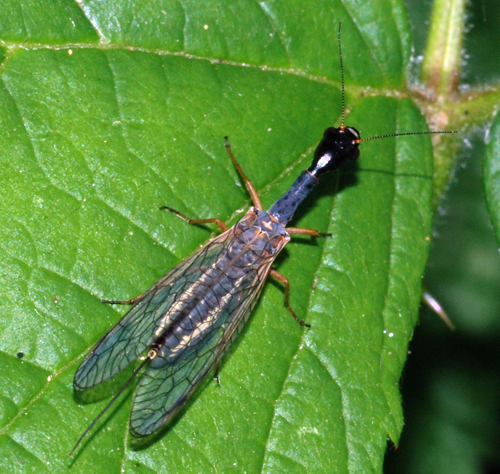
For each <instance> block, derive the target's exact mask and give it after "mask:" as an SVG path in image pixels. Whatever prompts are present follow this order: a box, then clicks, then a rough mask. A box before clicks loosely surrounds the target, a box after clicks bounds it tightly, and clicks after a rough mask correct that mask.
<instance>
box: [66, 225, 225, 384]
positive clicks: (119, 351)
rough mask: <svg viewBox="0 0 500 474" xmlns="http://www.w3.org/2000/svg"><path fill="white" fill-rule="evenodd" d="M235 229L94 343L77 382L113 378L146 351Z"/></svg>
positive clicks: (214, 241)
mask: <svg viewBox="0 0 500 474" xmlns="http://www.w3.org/2000/svg"><path fill="white" fill-rule="evenodd" d="M232 230H233V228H231V229H228V230H227V231H226V232H224V233H222V234H220V235H219V236H217V237H215V238H214V239H212V240H211V241H209V242H208V243H207V244H206V245H204V246H203V247H201V248H200V249H199V250H198V251H197V252H195V253H194V254H193V255H191V256H190V257H188V258H187V259H186V260H184V261H183V262H181V263H180V264H179V265H177V267H175V268H174V269H173V270H171V271H170V272H169V273H167V274H166V275H165V276H164V277H163V278H161V279H160V280H159V281H158V282H157V283H155V284H154V285H153V286H152V287H151V288H150V289H149V290H148V291H147V292H146V293H144V295H143V296H142V297H141V299H140V300H139V301H138V302H137V303H135V304H134V306H133V307H132V308H131V309H130V311H129V312H128V313H127V314H126V315H125V316H124V317H123V318H122V319H121V320H120V321H119V322H118V323H117V324H116V325H115V326H114V327H113V328H112V329H111V330H110V331H109V332H108V333H107V334H106V335H105V336H104V337H103V338H102V339H101V340H100V341H99V342H98V343H97V344H96V345H95V346H94V348H93V349H92V350H91V351H90V353H89V354H88V355H87V357H86V358H85V359H84V361H83V362H82V363H81V365H80V367H79V368H78V370H77V372H76V374H75V379H74V381H73V385H74V387H75V389H76V390H87V389H89V388H92V387H95V386H96V385H99V384H100V383H102V382H104V381H106V380H108V379H110V378H111V377H113V376H114V375H116V374H117V373H118V372H121V371H122V370H123V369H125V368H126V367H127V366H128V365H129V364H130V363H132V362H133V361H134V360H136V359H137V358H138V357H139V355H140V354H142V353H143V352H145V351H146V350H147V349H149V347H150V346H151V344H152V343H153V342H154V340H155V339H156V337H157V334H158V332H159V331H163V330H165V329H166V328H168V327H169V325H170V324H172V321H173V320H174V319H175V317H176V316H177V315H178V313H175V312H172V311H170V309H171V308H172V306H173V305H175V304H176V302H177V301H179V300H180V299H182V297H183V295H189V294H190V289H191V288H192V287H193V286H194V285H196V282H198V281H199V280H200V279H201V278H202V277H203V276H204V275H205V271H206V269H207V267H209V266H210V265H211V264H212V263H213V262H214V261H216V260H217V258H218V255H219V254H220V253H222V252H223V251H224V249H225V247H226V246H227V245H229V244H230V242H231V241H232V236H231V235H228V234H229V233H231V232H232Z"/></svg>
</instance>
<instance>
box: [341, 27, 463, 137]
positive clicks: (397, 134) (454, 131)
mask: <svg viewBox="0 0 500 474" xmlns="http://www.w3.org/2000/svg"><path fill="white" fill-rule="evenodd" d="M341 29H342V22H341V21H339V36H338V42H339V57H340V75H341V78H342V115H341V124H340V127H339V129H340V130H341V131H342V132H343V131H344V130H345V129H346V126H345V124H344V121H345V90H344V89H345V86H344V61H343V59H342V44H341V40H340V31H341ZM445 133H458V130H449V131H436V132H405V133H392V134H390V135H376V136H374V137H369V138H360V139H358V140H355V143H357V144H358V145H359V144H360V143H361V142H367V141H368V140H377V139H379V138H389V137H401V136H403V135H442V134H445Z"/></svg>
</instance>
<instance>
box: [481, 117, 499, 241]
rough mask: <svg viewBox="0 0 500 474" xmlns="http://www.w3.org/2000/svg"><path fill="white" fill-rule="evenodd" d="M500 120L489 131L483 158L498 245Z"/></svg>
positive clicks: (487, 200) (489, 205) (489, 204)
mask: <svg viewBox="0 0 500 474" xmlns="http://www.w3.org/2000/svg"><path fill="white" fill-rule="evenodd" d="M499 157H500V118H499V117H498V115H497V117H496V118H495V120H494V122H493V126H492V127H491V130H490V142H489V143H488V147H487V149H486V155H485V157H484V188H485V195H486V203H487V205H488V211H489V213H490V218H491V222H492V224H493V229H494V231H495V235H496V238H497V242H498V244H499V245H500V184H499V183H500V179H499V178H500V158H499Z"/></svg>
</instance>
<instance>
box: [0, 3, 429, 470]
mask: <svg viewBox="0 0 500 474" xmlns="http://www.w3.org/2000/svg"><path fill="white" fill-rule="evenodd" d="M180 5H181V4H179V3H176V2H167V1H164V2H153V1H150V2H149V3H148V2H136V3H134V2H125V1H123V2H112V3H111V2H100V1H99V2H97V1H86V0H83V1H82V2H77V3H75V4H74V5H71V6H68V5H66V4H64V3H62V2H61V3H60V4H54V3H53V2H52V3H51V4H50V5H49V4H46V3H44V2H41V1H38V2H36V1H33V2H30V3H28V2H23V3H22V5H20V4H19V2H4V5H3V9H4V11H5V12H10V13H9V14H8V15H2V17H1V18H0V39H1V40H2V51H1V54H2V55H3V56H0V59H2V65H1V69H0V71H1V75H2V76H1V77H2V83H1V84H0V129H1V130H0V150H1V153H0V159H1V162H2V165H3V166H2V169H3V173H2V176H1V186H0V195H1V196H2V200H1V201H0V205H1V206H2V212H1V215H0V220H1V224H2V225H0V229H1V230H0V240H1V245H0V252H1V258H0V262H1V263H0V269H1V275H2V293H1V301H2V305H3V311H2V313H1V316H0V328H1V334H2V337H1V341H0V358H1V359H2V360H1V362H0V363H1V366H2V368H3V369H2V372H1V374H0V387H1V393H2V396H1V398H0V407H1V408H0V434H1V437H0V447H1V451H2V453H3V455H2V461H0V466H2V471H5V472H37V473H39V472H67V471H69V470H70V469H71V471H72V472H85V473H87V472H118V471H119V470H124V471H125V472H233V471H234V472H261V471H263V472H319V473H322V472H339V473H342V472H351V473H355V472H360V473H368V472H374V473H377V472H380V471H381V466H382V462H383V458H384V452H385V446H386V439H387V436H390V437H391V439H393V440H394V441H396V442H397V440H398V438H399V435H400V432H401V429H402V425H403V419H402V412H401V399H400V394H399V388H398V384H399V378H400V374H401V371H402V368H403V364H404V361H405V359H406V354H407V346H408V341H409V340H410V338H411V334H412V331H413V327H414V325H415V323H416V320H417V313H418V305H419V300H420V284H421V276H422V273H423V270H424V266H425V262H426V259H427V254H428V243H429V239H430V232H431V230H430V225H431V214H432V209H431V198H432V176H433V168H432V166H433V165H432V148H431V141H430V139H429V138H428V137H401V138H400V139H398V140H392V139H387V140H380V141H372V142H367V143H363V144H362V145H361V150H362V152H361V153H362V156H361V158H360V160H359V163H358V164H357V166H351V167H348V168H347V169H345V170H343V171H342V172H341V173H340V174H339V175H331V176H329V179H328V178H327V179H325V180H324V182H323V183H322V184H321V185H320V186H319V187H318V189H317V190H316V192H315V193H314V194H313V196H312V197H311V198H310V199H309V200H308V204H307V205H306V207H305V208H302V209H301V210H300V212H299V213H298V215H297V216H296V218H295V219H294V221H293V222H292V225H294V226H304V227H313V228H317V229H318V230H320V231H326V232H329V233H331V234H332V237H331V238H327V239H316V240H313V241H312V242H311V241H310V239H302V238H299V239H297V241H298V242H297V243H293V242H292V243H291V244H290V245H289V246H288V247H287V250H285V252H284V255H283V258H280V260H279V262H278V268H279V270H280V272H282V273H284V274H285V275H286V276H287V277H288V278H289V280H290V283H291V291H292V295H291V304H292V305H293V307H294V309H295V310H296V312H297V314H298V315H299V316H300V317H302V318H304V319H306V320H307V321H308V322H309V323H310V324H311V325H312V328H311V329H310V330H309V331H307V330H303V328H301V327H300V326H299V325H298V324H297V323H296V322H295V321H293V319H292V318H290V317H289V315H288V313H287V311H286V310H285V309H284V308H283V292H282V290H281V288H279V287H278V286H276V285H274V284H269V285H268V286H267V288H266V290H265V291H264V294H263V296H262V299H261V301H260V303H259V305H258V306H257V309H256V311H255V314H254V316H253V318H252V319H251V322H250V323H249V325H248V328H247V329H246V330H245V331H244V334H243V335H242V337H241V338H240V339H239V341H238V342H237V344H236V345H235V346H234V348H233V349H232V350H231V352H230V354H228V356H227V357H226V358H225V359H224V361H223V366H222V368H221V378H222V388H220V389H219V388H217V386H216V385H215V384H214V383H210V382H207V383H205V384H204V386H203V388H202V390H200V391H198V392H197V393H196V394H195V396H194V397H193V398H192V400H191V401H190V402H188V404H187V406H186V408H185V409H184V410H182V411H181V413H180V415H179V416H178V417H177V419H176V420H175V421H174V423H172V424H171V425H170V426H169V427H167V428H166V429H165V430H163V431H162V433H161V434H160V435H159V436H156V437H155V439H153V440H146V441H145V442H140V443H138V442H137V441H134V440H132V439H130V436H129V435H128V428H127V421H126V420H127V417H128V413H129V410H130V401H131V400H130V399H131V393H130V392H129V393H128V396H127V394H125V395H124V397H123V399H122V401H120V402H118V403H117V404H116V405H115V406H114V407H113V408H112V409H111V410H110V411H109V412H108V414H107V415H106V416H105V417H104V419H103V421H102V422H99V423H98V425H97V426H96V427H95V429H94V430H93V432H92V434H91V436H89V437H88V438H86V439H85V441H84V442H83V444H82V446H81V447H80V448H79V450H78V452H77V454H76V455H75V457H74V458H73V459H70V458H68V456H67V453H68V452H69V451H70V450H71V448H72V447H73V445H74V443H75V442H76V440H77V439H78V437H79V435H80V434H81V433H82V431H83V430H84V429H85V427H86V426H87V425H88V423H89V422H90V420H92V419H93V417H94V416H95V415H96V414H97V413H98V412H99V411H100V410H101V408H102V407H103V406H104V405H105V404H106V403H107V401H108V400H109V398H110V397H111V395H112V393H114V392H116V389H117V387H118V386H119V384H118V383H115V384H111V385H112V386H110V387H105V388H104V389H103V390H101V391H100V392H99V393H98V394H95V396H94V397H93V398H92V397H89V398H90V399H89V400H86V399H77V398H76V397H75V395H74V393H73V389H72V377H73V375H74V372H75V370H76V368H77V366H78V364H79V363H80V362H81V360H82V357H83V356H84V355H85V354H86V353H87V352H88V350H89V349H90V348H91V347H92V345H93V344H94V343H95V342H96V341H97V340H98V339H99V337H101V336H102V335H103V334H104V333H105V332H106V331H107V330H108V329H109V328H110V327H111V326H112V325H113V323H115V322H116V321H117V320H118V319H119V317H120V314H118V312H117V311H121V309H116V308H111V307H108V306H105V305H102V304H101V303H100V302H99V298H103V297H106V298H113V299H127V298H130V297H133V296H135V295H137V294H139V293H141V292H143V291H144V290H146V289H147V288H148V287H149V286H150V285H151V284H153V283H154V282H155V281H156V280H157V279H158V278H159V277H160V276H161V275H163V274H164V273H166V272H167V271H168V270H169V269H170V268H172V267H173V266H175V265H176V264H177V263H179V262H180V261H181V260H182V259H183V258H185V257H186V256H188V255H189V254H190V253H191V252H193V251H194V250H195V249H196V248H198V246H199V245H200V244H202V243H203V242H204V241H206V239H207V238H209V237H210V235H211V233H210V230H207V229H204V228H200V227H190V226H188V225H187V224H186V223H184V222H182V221H180V220H178V219H175V218H174V217H173V216H172V215H169V214H165V213H162V212H160V211H159V208H160V206H162V205H168V206H170V207H172V208H174V209H178V210H179V211H181V212H183V213H185V214H187V215H189V216H192V217H200V218H202V217H212V216H216V217H220V218H222V219H223V220H225V221H227V222H230V223H234V222H235V219H236V217H237V215H239V212H240V210H242V209H245V208H247V207H248V206H249V204H250V203H249V199H248V196H247V195H246V193H245V191H244V189H243V187H242V186H241V182H240V180H239V178H238V176H237V174H236V172H235V170H234V169H233V166H232V164H231V162H230V160H229V158H228V157H227V155H226V152H225V149H224V142H223V137H224V135H229V136H230V139H231V143H232V146H233V150H234V152H235V155H236V156H237V158H238V159H239V161H240V162H241V164H242V166H243V168H244V169H245V171H246V173H247V174H248V176H249V177H250V178H251V179H252V180H253V182H254V184H255V185H256V188H257V189H258V190H259V192H260V193H261V195H262V200H263V204H264V206H265V207H268V206H269V205H270V204H271V203H272V202H273V201H274V200H275V199H277V198H278V197H279V196H280V195H281V194H282V193H283V192H284V191H285V190H286V189H287V188H288V187H289V186H290V184H291V183H292V182H293V180H294V178H295V177H296V176H297V175H298V173H299V172H300V171H301V170H302V169H304V168H305V167H307V166H308V163H309V162H310V160H311V154H312V151H313V150H314V147H315V146H316V144H317V142H318V141H319V139H320V138H321V133H322V131H323V130H324V128H326V127H327V126H330V125H334V124H337V125H338V124H339V120H340V97H341V94H340V80H339V79H340V78H339V59H338V55H337V49H336V48H337V24H338V21H342V24H343V33H342V39H343V54H344V66H345V73H346V85H347V106H348V109H349V114H348V116H347V119H346V122H347V123H348V124H349V125H352V126H355V127H356V128H358V129H359V130H360V131H361V133H362V136H364V137H369V136H374V135H377V134H388V133H394V132H397V131H413V130H426V127H427V126H426V124H425V121H424V119H423V117H422V116H421V114H420V112H419V111H418V109H417V108H416V106H415V105H414V104H413V102H412V101H411V100H409V99H401V98H400V97H401V95H402V94H401V93H404V92H406V77H405V73H406V67H407V65H408V61H409V56H410V46H411V43H410V27H409V25H408V23H407V19H406V15H405V12H404V9H403V7H402V5H401V4H400V3H399V2H397V1H390V2H389V1H384V0H378V1H372V2H369V3H368V2H367V3H366V4H363V5H362V6H359V5H358V2H354V1H343V2H340V1H334V2H333V3H332V2H322V1H319V0H316V1H314V2H305V1H304V2H294V3H293V4H289V2H268V3H261V4H256V3H243V2H229V1H226V2H196V3H195V2H192V4H191V3H190V2H187V3H186V2H185V3H183V4H182V8H181V7H180ZM78 6H79V7H80V9H78ZM367 90H368V91H369V94H367V93H366V91H367ZM121 312H122V311H121ZM20 352H22V353H24V357H23V358H18V357H17V354H18V353H20ZM89 402H95V403H89Z"/></svg>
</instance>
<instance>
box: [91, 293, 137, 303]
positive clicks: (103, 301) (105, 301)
mask: <svg viewBox="0 0 500 474" xmlns="http://www.w3.org/2000/svg"><path fill="white" fill-rule="evenodd" d="M143 296H144V293H141V294H140V295H138V296H136V297H135V298H132V299H131V300H124V301H116V300H102V299H101V303H107V304H134V303H137V302H138V301H139V300H140V299H141V298H142V297H143Z"/></svg>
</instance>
